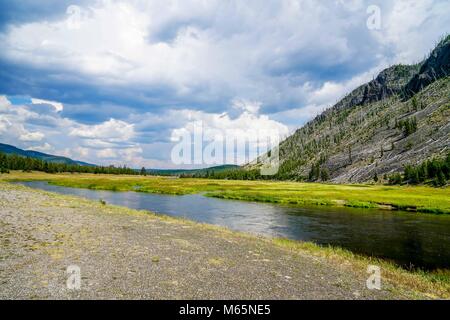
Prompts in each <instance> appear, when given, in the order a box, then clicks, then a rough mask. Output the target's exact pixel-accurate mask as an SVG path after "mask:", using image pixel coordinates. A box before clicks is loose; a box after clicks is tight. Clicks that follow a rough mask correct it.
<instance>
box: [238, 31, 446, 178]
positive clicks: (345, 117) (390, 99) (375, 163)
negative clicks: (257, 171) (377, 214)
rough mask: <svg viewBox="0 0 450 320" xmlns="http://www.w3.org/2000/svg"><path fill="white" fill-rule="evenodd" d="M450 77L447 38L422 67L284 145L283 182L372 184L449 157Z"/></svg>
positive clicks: (353, 99) (365, 91) (398, 72)
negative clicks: (307, 181)
mask: <svg viewBox="0 0 450 320" xmlns="http://www.w3.org/2000/svg"><path fill="white" fill-rule="evenodd" d="M449 75H450V36H447V37H446V38H445V39H443V40H442V41H441V42H440V43H439V45H438V46H437V47H436V48H435V49H434V50H433V52H432V53H431V54H430V56H429V57H428V58H427V59H426V60H425V61H423V62H422V63H420V64H418V65H411V66H406V65H397V66H393V67H390V68H388V69H386V70H384V71H382V72H381V73H380V74H379V75H378V77H377V78H376V79H374V80H373V81H371V82H369V83H367V84H365V85H363V86H361V87H359V88H357V89H356V90H354V91H353V92H352V93H350V94H349V95H348V96H346V97H345V98H344V99H342V100H341V101H340V102H338V103H337V104H336V105H335V106H334V107H332V108H330V109H328V110H326V111H325V112H324V113H322V114H321V115H319V116H317V117H316V118H315V119H314V120H312V121H310V122H309V123H307V124H306V125H305V126H304V127H302V128H300V129H299V130H297V131H296V132H295V133H294V134H293V135H292V136H291V137H289V138H287V139H286V140H285V141H284V142H282V144H281V145H280V161H281V167H280V171H279V173H278V175H277V177H276V178H279V179H306V180H318V181H321V180H331V181H333V182H339V183H341V182H364V181H370V180H373V179H374V177H377V178H380V179H381V178H382V177H383V176H385V175H386V174H391V173H393V172H399V171H403V168H404V166H405V165H407V164H419V163H421V162H423V161H424V160H426V159H429V158H432V157H434V156H440V155H444V154H446V153H447V152H448V150H450V77H449ZM247 168H255V165H254V164H250V165H248V166H247Z"/></svg>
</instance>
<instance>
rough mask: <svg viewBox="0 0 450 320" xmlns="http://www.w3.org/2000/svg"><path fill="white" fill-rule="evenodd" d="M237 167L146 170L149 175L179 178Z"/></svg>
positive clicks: (228, 165)
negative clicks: (180, 176)
mask: <svg viewBox="0 0 450 320" xmlns="http://www.w3.org/2000/svg"><path fill="white" fill-rule="evenodd" d="M237 168H239V166H236V165H232V164H225V165H221V166H215V167H209V168H203V169H147V172H148V173H149V174H153V175H161V176H179V175H195V176H203V175H207V174H208V173H211V172H215V173H217V172H222V171H226V170H232V169H237Z"/></svg>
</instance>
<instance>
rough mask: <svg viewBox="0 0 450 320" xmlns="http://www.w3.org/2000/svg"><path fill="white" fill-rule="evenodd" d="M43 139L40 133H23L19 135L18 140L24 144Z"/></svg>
mask: <svg viewBox="0 0 450 320" xmlns="http://www.w3.org/2000/svg"><path fill="white" fill-rule="evenodd" d="M43 138H44V134H43V133H42V132H38V131H36V132H24V133H23V134H21V135H20V137H19V140H20V141H24V142H36V141H41V140H42V139H43Z"/></svg>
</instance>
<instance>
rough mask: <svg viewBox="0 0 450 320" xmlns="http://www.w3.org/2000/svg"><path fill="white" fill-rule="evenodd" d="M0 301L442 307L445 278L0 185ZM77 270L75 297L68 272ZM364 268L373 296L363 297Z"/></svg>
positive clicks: (448, 288)
mask: <svg viewBox="0 0 450 320" xmlns="http://www.w3.org/2000/svg"><path fill="white" fill-rule="evenodd" d="M0 217H1V219H0V221H1V222H0V235H1V236H0V237H1V238H0V240H1V247H0V248H1V249H0V250H1V254H0V256H1V259H0V264H1V268H0V270H1V271H0V283H1V286H0V297H1V298H4V299H5V298H10V299H11V298H25V299H37V298H44V299H45V298H48V299H54V298H62V299H67V298H68V299H70V298H82V299H90V298H100V299H109V298H125V299H139V298H148V299H405V298H450V285H449V282H448V278H446V276H445V274H426V273H420V272H415V273H412V272H408V271H405V270H402V269H399V268H397V267H395V266H394V265H391V264H389V263H386V262H383V261H380V260H375V259H370V258H366V257H360V256H357V255H353V254H351V253H349V252H348V251H345V250H341V249H337V248H320V247H318V246H315V245H313V244H310V243H301V242H295V241H288V240H283V239H267V238H259V237H254V236H250V235H246V234H242V233H237V232H232V231H229V230H227V229H224V228H219V227H215V226H210V225H202V224H197V223H194V222H190V221H186V220H182V219H175V218H169V217H166V216H159V215H154V214H151V213H149V212H145V211H136V210H130V209H126V208H122V207H114V206H110V205H103V204H101V203H99V202H93V201H89V200H85V199H81V198H77V197H71V196H62V195H57V194H52V193H47V192H43V191H40V190H33V189H30V188H26V187H23V186H18V185H11V184H8V183H4V182H0ZM69 265H77V266H79V267H80V269H81V290H79V291H71V290H68V289H67V287H66V280H67V274H66V268H67V267H68V266H69ZM368 265H377V266H380V267H381V274H382V288H381V290H368V289H367V288H366V280H367V277H368V274H367V273H366V271H367V267H368Z"/></svg>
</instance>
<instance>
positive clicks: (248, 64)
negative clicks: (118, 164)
mask: <svg viewBox="0 0 450 320" xmlns="http://www.w3.org/2000/svg"><path fill="white" fill-rule="evenodd" d="M370 4H373V1H363V0H354V1H333V2H331V1H330V2H328V1H327V2H317V1H311V0H282V1H279V0H277V1H275V0H274V1H266V2H264V3H262V2H257V1H248V2H242V1H226V2H225V3H224V2H223V1H221V0H211V1H207V2H205V1H202V0H183V1H181V0H171V1H150V2H147V1H133V2H125V1H98V2H96V3H95V4H93V5H92V4H91V5H89V6H83V7H78V8H79V10H80V11H79V15H77V16H74V15H71V16H67V15H66V16H64V17H63V18H61V19H60V20H53V21H38V22H31V23H25V24H22V25H13V26H10V28H8V29H7V32H6V33H4V34H2V35H1V39H0V40H1V41H2V47H3V50H2V52H1V53H0V55H1V56H3V58H6V59H8V60H10V61H14V62H17V63H21V64H29V65H32V66H34V67H37V68H51V69H59V70H60V71H62V72H63V73H64V72H65V73H68V74H70V75H78V74H81V75H83V76H85V77H86V79H92V80H91V81H92V83H93V85H98V86H108V88H109V86H111V85H117V86H118V87H119V88H120V89H118V91H119V90H124V91H126V88H132V89H135V88H143V89H142V92H141V93H145V90H146V88H154V87H156V88H158V87H160V86H169V87H171V88H172V90H173V91H171V93H170V94H171V96H172V98H174V97H179V98H180V99H182V98H183V97H185V98H186V97H187V98H189V99H190V100H195V101H196V102H203V103H204V102H208V101H210V100H213V101H217V100H220V99H222V102H223V99H227V101H231V100H232V99H235V98H238V97H239V98H243V99H246V100H248V101H262V102H263V104H264V105H265V106H266V107H267V106H269V105H281V104H283V103H286V101H289V102H290V101H292V103H294V105H290V106H289V108H298V107H301V106H302V105H307V104H305V103H304V99H308V98H309V97H308V96H307V94H308V92H303V91H302V88H303V85H304V83H305V81H308V79H307V78H308V77H313V78H314V77H315V76H314V74H315V72H316V69H317V70H318V71H321V72H323V71H324V70H326V69H327V68H330V67H334V66H339V65H345V66H346V67H347V68H353V67H354V65H359V69H358V68H356V67H354V68H355V70H353V71H352V74H351V76H352V77H354V76H355V74H357V73H364V72H365V71H366V70H362V69H363V68H364V66H365V65H366V67H367V68H373V67H374V65H379V64H380V59H382V57H385V56H387V55H388V56H389V61H387V63H393V62H399V61H401V62H404V63H408V62H412V61H417V60H419V59H420V58H422V57H423V56H424V55H425V53H426V52H427V51H428V50H429V49H430V48H431V47H432V45H433V42H435V41H436V39H437V38H438V37H439V36H440V35H441V34H442V33H444V32H445V31H446V30H445V29H444V28H443V26H446V25H449V24H450V20H449V19H450V17H449V15H448V14H445V13H446V12H449V11H450V4H449V2H448V1H442V0H400V1H394V0H390V1H384V2H383V4H382V6H381V7H382V12H381V13H382V20H383V24H382V30H380V31H374V32H371V31H369V30H367V27H366V19H367V12H366V8H367V7H368V5H370ZM71 12H72V13H73V11H71ZM74 19H75V20H74ZM74 22H76V23H75V25H76V27H73V26H74ZM447 31H448V30H447ZM308 68H311V70H308ZM314 80H315V81H316V80H317V79H314ZM322 80H324V82H322V83H314V84H312V85H313V86H314V87H315V88H317V87H320V86H323V83H325V82H329V83H331V82H332V81H333V80H332V79H321V81H322ZM346 80H347V81H348V79H346ZM144 96H145V94H143V95H142V97H141V98H142V99H145V98H144ZM53 105H54V106H55V108H57V110H61V108H62V105H58V104H53ZM202 105H203V104H202ZM190 107H191V108H195V106H190ZM283 108H287V107H286V106H285V107H283ZM271 111H272V112H276V110H275V111H274V110H271Z"/></svg>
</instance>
